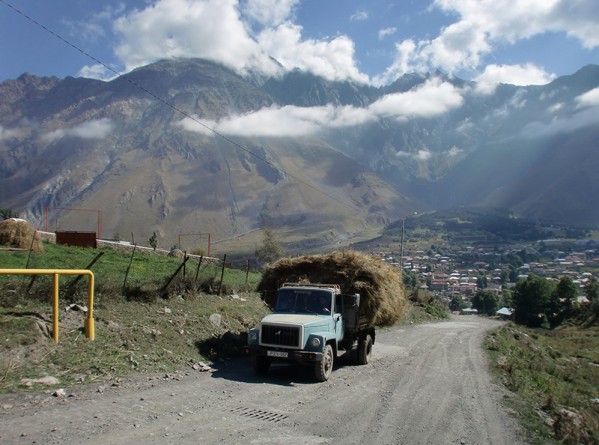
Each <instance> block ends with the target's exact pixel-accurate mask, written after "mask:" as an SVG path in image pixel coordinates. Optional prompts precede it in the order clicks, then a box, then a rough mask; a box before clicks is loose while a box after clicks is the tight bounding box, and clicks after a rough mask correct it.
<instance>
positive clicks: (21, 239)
mask: <svg viewBox="0 0 599 445" xmlns="http://www.w3.org/2000/svg"><path fill="white" fill-rule="evenodd" d="M0 245H3V246H12V247H17V248H19V249H31V250H33V251H34V252H43V251H44V245H43V244H42V239H41V237H40V235H39V233H38V232H37V230H35V228H34V227H33V226H32V225H31V224H30V223H29V222H27V221H25V220H24V219H20V218H9V219H5V220H4V221H0Z"/></svg>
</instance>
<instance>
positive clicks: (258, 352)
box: [245, 346, 322, 364]
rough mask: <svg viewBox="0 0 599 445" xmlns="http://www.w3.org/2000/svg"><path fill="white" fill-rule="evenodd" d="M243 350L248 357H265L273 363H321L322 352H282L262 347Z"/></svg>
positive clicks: (247, 347)
mask: <svg viewBox="0 0 599 445" xmlns="http://www.w3.org/2000/svg"><path fill="white" fill-rule="evenodd" d="M245 350H246V353H247V355H249V356H250V357H266V358H268V359H269V360H272V361H273V362H275V361H277V362H291V363H302V364H313V363H319V362H321V361H322V352H310V351H295V350H289V349H285V350H282V349H274V348H266V347H264V346H246V348H245Z"/></svg>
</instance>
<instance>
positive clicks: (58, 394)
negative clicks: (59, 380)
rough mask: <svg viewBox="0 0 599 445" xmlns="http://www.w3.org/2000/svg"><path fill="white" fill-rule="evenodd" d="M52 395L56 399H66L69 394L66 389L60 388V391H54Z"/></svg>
mask: <svg viewBox="0 0 599 445" xmlns="http://www.w3.org/2000/svg"><path fill="white" fill-rule="evenodd" d="M52 395H53V396H54V397H59V398H62V397H65V396H66V395H67V393H66V391H65V390H64V389H62V388H60V389H57V390H56V391H54V392H53V393H52Z"/></svg>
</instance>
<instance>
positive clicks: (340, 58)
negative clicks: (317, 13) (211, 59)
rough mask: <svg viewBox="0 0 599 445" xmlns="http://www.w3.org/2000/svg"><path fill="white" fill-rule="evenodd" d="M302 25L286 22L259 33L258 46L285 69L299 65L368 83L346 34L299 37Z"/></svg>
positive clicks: (327, 75) (332, 76)
mask: <svg viewBox="0 0 599 445" xmlns="http://www.w3.org/2000/svg"><path fill="white" fill-rule="evenodd" d="M301 32H302V27H301V26H299V25H294V24H292V23H290V22H286V23H284V24H282V25H280V26H278V27H276V28H269V29H265V30H264V31H262V32H261V33H260V34H259V35H258V37H257V38H258V43H259V45H260V47H261V48H262V49H263V50H264V51H265V52H267V53H268V54H270V55H271V56H272V57H274V58H275V59H276V60H277V61H278V62H280V63H281V64H282V65H283V66H284V67H285V68H286V69H287V70H291V69H294V68H299V69H302V70H306V71H310V72H312V73H314V74H317V75H320V76H322V77H324V78H326V79H329V80H347V79H353V80H355V81H357V82H363V83H367V82H368V81H369V79H368V76H367V75H365V74H363V73H361V72H360V70H359V69H358V67H357V65H356V60H355V58H354V42H353V41H352V40H351V39H350V38H349V37H347V36H338V37H335V38H333V39H329V40H314V39H307V40H302V33H301Z"/></svg>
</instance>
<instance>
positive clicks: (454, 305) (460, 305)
mask: <svg viewBox="0 0 599 445" xmlns="http://www.w3.org/2000/svg"><path fill="white" fill-rule="evenodd" d="M466 306H467V304H466V302H465V301H464V299H463V298H462V297H461V296H460V295H454V296H453V297H451V301H450V302H449V309H451V310H452V311H461V310H462V309H464V308H465V307H466Z"/></svg>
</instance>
